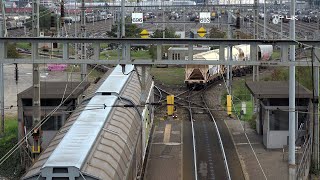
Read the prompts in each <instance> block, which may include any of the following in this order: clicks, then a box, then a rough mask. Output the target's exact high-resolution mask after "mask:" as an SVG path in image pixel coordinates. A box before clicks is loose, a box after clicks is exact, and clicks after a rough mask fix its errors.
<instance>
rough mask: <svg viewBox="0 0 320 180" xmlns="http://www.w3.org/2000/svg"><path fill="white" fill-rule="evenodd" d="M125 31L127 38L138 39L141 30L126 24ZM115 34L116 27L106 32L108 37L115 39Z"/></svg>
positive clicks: (134, 25) (113, 26)
mask: <svg viewBox="0 0 320 180" xmlns="http://www.w3.org/2000/svg"><path fill="white" fill-rule="evenodd" d="M125 30H126V36H125V37H128V38H138V37H140V32H141V31H142V29H141V28H138V26H137V25H136V24H126V25H125ZM117 32H118V25H117V24H115V25H112V27H111V31H108V32H107V35H108V36H109V37H117Z"/></svg>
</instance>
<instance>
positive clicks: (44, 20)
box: [26, 6, 51, 30]
mask: <svg viewBox="0 0 320 180" xmlns="http://www.w3.org/2000/svg"><path fill="white" fill-rule="evenodd" d="M39 14H40V15H39V26H40V30H49V29H50V27H51V11H50V9H47V8H46V7H44V6H40V7H39ZM26 26H27V28H31V27H32V17H30V18H29V19H27V23H26Z"/></svg>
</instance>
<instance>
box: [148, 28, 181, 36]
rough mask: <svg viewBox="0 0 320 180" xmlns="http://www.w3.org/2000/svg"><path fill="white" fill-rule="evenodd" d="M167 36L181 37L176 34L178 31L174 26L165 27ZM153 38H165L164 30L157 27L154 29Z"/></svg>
mask: <svg viewBox="0 0 320 180" xmlns="http://www.w3.org/2000/svg"><path fill="white" fill-rule="evenodd" d="M164 34H165V38H179V36H178V35H176V31H175V30H174V29H173V28H170V29H168V28H165V29H164ZM151 38H163V30H160V29H157V30H156V31H154V33H153V35H151Z"/></svg>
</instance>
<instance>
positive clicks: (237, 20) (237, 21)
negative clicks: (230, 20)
mask: <svg viewBox="0 0 320 180" xmlns="http://www.w3.org/2000/svg"><path fill="white" fill-rule="evenodd" d="M236 28H237V29H240V17H237V19H236Z"/></svg>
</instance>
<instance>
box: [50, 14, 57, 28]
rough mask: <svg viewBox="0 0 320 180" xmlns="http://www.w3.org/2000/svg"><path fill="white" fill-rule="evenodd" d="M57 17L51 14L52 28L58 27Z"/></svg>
mask: <svg viewBox="0 0 320 180" xmlns="http://www.w3.org/2000/svg"><path fill="white" fill-rule="evenodd" d="M55 19H56V17H55V16H54V14H53V13H52V14H51V17H50V23H51V27H56V20H55Z"/></svg>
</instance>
